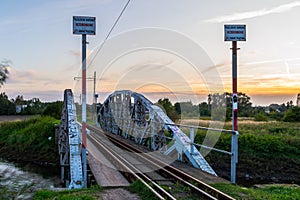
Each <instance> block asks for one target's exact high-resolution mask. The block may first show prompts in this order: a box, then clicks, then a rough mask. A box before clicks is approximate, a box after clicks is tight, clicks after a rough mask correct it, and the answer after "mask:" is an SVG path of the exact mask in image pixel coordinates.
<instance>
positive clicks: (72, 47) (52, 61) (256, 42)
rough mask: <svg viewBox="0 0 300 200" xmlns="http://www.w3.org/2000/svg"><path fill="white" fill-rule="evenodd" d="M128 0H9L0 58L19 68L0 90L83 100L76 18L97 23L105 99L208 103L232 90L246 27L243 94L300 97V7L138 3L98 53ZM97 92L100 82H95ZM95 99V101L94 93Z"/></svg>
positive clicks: (279, 99)
mask: <svg viewBox="0 0 300 200" xmlns="http://www.w3.org/2000/svg"><path fill="white" fill-rule="evenodd" d="M126 2H127V0H114V1H113V0H43V1H40V0H26V1H19V0H9V1H3V2H1V12H0V25H1V28H0V38H1V39H0V41H1V48H0V61H1V62H6V61H9V62H10V67H9V72H10V74H9V79H8V80H7V82H6V84H5V85H4V86H3V87H1V88H0V92H5V93H6V94H7V95H8V96H9V97H10V98H15V97H16V96H17V95H23V96H24V98H25V99H30V98H33V97H38V98H40V99H41V100H42V101H55V100H61V99H62V97H63V91H64V89H66V88H71V89H73V90H74V92H75V94H76V95H77V96H78V94H79V90H80V87H81V86H80V82H79V81H74V77H80V76H81V74H80V68H81V64H80V62H81V37H80V36H78V35H73V34H72V16H77V15H87V16H95V17H96V19H97V31H96V35H95V36H88V41H89V45H88V54H89V60H88V63H89V65H88V76H89V77H91V76H92V74H93V73H94V71H96V72H97V93H99V94H100V101H102V100H103V99H105V98H106V96H107V94H109V93H111V92H112V91H114V90H119V89H131V90H136V91H138V92H141V93H143V94H145V96H146V97H148V98H150V99H151V100H153V101H156V100H157V99H159V98H163V97H168V98H170V99H171V100H172V101H173V102H174V101H186V100H192V101H193V102H194V103H199V101H205V100H206V97H207V94H208V93H209V92H222V91H229V92H230V91H231V50H230V48H231V43H230V42H224V33H223V32H224V30H223V29H224V24H246V26H247V41H246V42H239V43H238V47H239V48H240V50H239V51H238V84H239V85H238V90H239V91H241V92H245V93H247V94H248V95H249V96H250V97H251V99H252V102H253V103H254V104H255V105H268V104H271V103H283V102H287V101H289V100H293V101H294V102H295V98H296V94H297V93H300V22H299V19H300V1H296V0H272V1H271V0H252V1H246V0H232V1H221V0H217V1H199V0H191V1H183V0H182V1H179V0H164V1H161V0H151V1H146V0H131V2H130V3H129V5H128V7H127V9H126V10H125V12H124V14H123V16H122V17H121V19H120V21H119V22H118V24H117V26H116V27H115V29H114V30H113V32H112V33H111V35H110V37H109V40H108V41H107V42H106V43H105V44H104V46H103V47H102V48H101V50H100V51H99V47H100V46H101V43H102V42H103V40H104V39H105V37H106V35H107V33H108V32H109V30H110V28H111V27H112V25H113V24H114V22H115V20H116V18H117V17H118V15H119V14H120V12H121V10H122V8H123V7H124V5H125V4H126ZM88 90H89V94H90V93H91V91H92V82H90V81H89V82H88ZM88 98H90V99H91V96H89V97H88Z"/></svg>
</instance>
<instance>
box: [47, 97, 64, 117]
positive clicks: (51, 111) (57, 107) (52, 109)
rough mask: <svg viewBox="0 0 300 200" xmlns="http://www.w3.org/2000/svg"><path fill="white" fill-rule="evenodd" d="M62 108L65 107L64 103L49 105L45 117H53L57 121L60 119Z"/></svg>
mask: <svg viewBox="0 0 300 200" xmlns="http://www.w3.org/2000/svg"><path fill="white" fill-rule="evenodd" d="M62 106H63V102H62V101H56V102H52V103H49V104H48V105H47V107H46V109H45V110H44V112H43V115H47V116H51V117H54V118H55V119H60V118H61V113H62Z"/></svg>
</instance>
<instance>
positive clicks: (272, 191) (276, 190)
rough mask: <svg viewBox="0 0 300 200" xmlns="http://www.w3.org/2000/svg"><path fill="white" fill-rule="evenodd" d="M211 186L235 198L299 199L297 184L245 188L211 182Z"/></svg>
mask: <svg viewBox="0 0 300 200" xmlns="http://www.w3.org/2000/svg"><path fill="white" fill-rule="evenodd" d="M212 186H213V187H215V188H217V189H219V190H221V191H222V192H224V193H226V194H228V195H230V196H232V197H233V198H236V199H241V200H250V199H256V200H259V199H262V200H263V199H269V200H283V199H287V200H297V199H300V187H299V186H287V185H265V186H263V187H262V188H253V187H251V188H245V187H241V186H237V185H231V184H226V183H218V184H213V185H212Z"/></svg>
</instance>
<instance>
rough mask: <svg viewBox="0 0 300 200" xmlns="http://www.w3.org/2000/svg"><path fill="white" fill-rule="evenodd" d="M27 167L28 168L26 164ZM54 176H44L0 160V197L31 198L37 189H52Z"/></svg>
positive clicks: (54, 180) (54, 182) (54, 183)
mask: <svg viewBox="0 0 300 200" xmlns="http://www.w3.org/2000/svg"><path fill="white" fill-rule="evenodd" d="M27 168H29V167H28V166H27ZM57 182H58V180H57V178H56V177H46V178H45V177H44V176H42V175H40V174H37V173H35V172H32V171H31V170H30V171H28V170H25V169H24V168H21V167H18V166H16V165H15V164H12V163H9V162H6V161H3V160H0V199H31V198H32V196H33V194H34V192H35V191H37V190H39V189H53V188H54V187H55V186H56V184H57Z"/></svg>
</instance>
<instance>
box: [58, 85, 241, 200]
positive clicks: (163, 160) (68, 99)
mask: <svg viewBox="0 0 300 200" xmlns="http://www.w3.org/2000/svg"><path fill="white" fill-rule="evenodd" d="M87 128H88V131H87V150H88V155H87V157H88V162H89V165H90V169H91V171H92V173H93V174H94V175H95V176H100V177H101V176H102V177H103V173H104V174H105V173H107V172H105V171H104V170H103V162H102V163H99V160H102V159H103V160H109V161H107V162H109V163H110V164H107V165H108V166H109V165H112V164H111V163H113V165H114V167H111V166H109V167H108V168H115V169H116V170H115V171H122V172H123V175H125V176H126V177H127V179H130V180H132V179H134V180H136V179H140V178H139V176H141V174H143V176H146V177H144V178H141V181H142V182H143V183H144V184H145V186H146V187H149V189H150V190H152V191H153V192H154V193H158V194H157V196H158V197H162V198H165V197H167V198H168V199H173V197H172V195H170V194H163V195H162V194H161V193H159V192H157V190H161V189H153V188H152V187H153V185H154V186H156V185H157V187H158V186H159V185H160V184H163V183H164V184H167V185H168V184H170V182H172V181H174V178H172V181H170V180H169V179H166V178H165V177H162V176H161V175H153V174H154V173H153V172H154V171H155V172H156V171H161V170H167V168H170V169H169V172H167V171H165V172H163V174H168V173H170V174H173V175H172V176H175V177H178V178H179V179H178V180H179V181H180V182H182V183H184V181H187V180H191V181H192V182H194V183H195V182H197V181H198V179H195V178H194V177H193V176H191V175H189V174H186V173H185V172H184V171H181V172H180V171H179V172H177V169H176V168H175V167H172V166H171V163H172V162H173V161H174V160H179V161H184V162H185V163H188V164H190V165H192V166H193V167H194V168H195V169H198V171H200V170H201V171H203V172H204V174H206V175H207V176H211V177H217V176H218V175H217V173H216V172H215V171H214V169H213V168H212V167H211V166H210V164H209V163H208V162H207V161H206V160H205V158H204V157H203V156H202V155H201V153H200V151H199V150H198V148H199V147H202V148H206V149H209V150H215V151H219V152H221V153H225V154H228V155H229V156H230V157H231V172H230V173H231V174H230V176H231V180H230V181H231V182H232V183H235V176H236V175H235V173H236V163H237V137H238V133H237V132H235V131H231V130H221V129H211V128H205V127H198V126H186V125H180V124H175V123H174V122H173V121H172V120H171V119H170V118H169V117H168V116H167V115H166V114H165V113H164V112H163V111H162V109H161V108H160V107H158V106H156V105H154V104H153V103H152V102H151V101H149V100H148V99H147V98H146V97H145V96H143V95H142V94H139V93H136V92H132V91H129V90H123V91H115V92H114V93H112V94H110V95H109V96H108V97H107V99H106V100H105V101H104V103H103V105H102V107H101V108H100V109H99V111H98V113H97V125H93V126H92V125H88V126H87ZM182 129H189V136H188V135H187V134H186V133H184V132H183V131H182ZM197 129H203V130H209V131H214V132H219V133H222V134H231V135H232V144H231V151H230V152H227V151H225V150H220V149H215V148H213V147H208V146H204V145H200V144H195V143H194V135H195V134H194V132H195V130H197ZM57 136H58V149H59V156H60V165H61V179H62V181H64V182H65V183H66V185H67V187H69V188H75V189H76V188H82V187H86V180H87V178H88V177H86V176H88V175H86V173H84V168H83V158H84V156H86V155H83V154H82V151H81V150H82V142H81V124H80V123H79V122H78V121H77V117H76V106H75V103H74V97H73V94H72V91H71V90H70V89H66V90H65V91H64V104H63V109H62V116H61V124H60V127H59V130H58V132H57ZM121 142H122V144H121ZM121 145H123V147H121ZM104 155H105V156H104ZM137 155H139V156H140V157H141V158H137ZM108 157H109V158H108ZM118 157H119V158H118ZM141 159H142V160H148V161H147V162H149V164H147V165H145V164H142V163H141V162H142V161H141ZM130 160H131V164H130V163H129V162H130ZM132 160H134V161H132ZM97 161H98V162H97ZM121 161H122V163H121ZM105 162H106V161H105ZM124 163H127V164H124ZM150 165H151V167H149V166H150ZM106 167H107V166H106ZM141 169H143V170H142V171H141ZM175 172H176V173H175ZM145 174H146V175H145ZM150 174H151V175H150ZM105 175H107V174H105ZM151 176H155V177H156V181H155V179H151ZM169 176H171V175H169ZM157 177H158V178H157ZM117 179H118V180H119V181H120V180H121V182H122V178H120V177H118V178H117ZM149 181H150V182H151V183H152V184H149ZM120 184H121V185H122V184H123V183H120ZM186 184H187V185H190V187H192V188H193V187H194V188H193V190H198V189H197V188H202V189H203V190H204V191H207V190H208V191H210V190H211V191H212V193H217V192H219V191H215V189H214V188H210V189H207V188H206V187H209V186H208V185H206V184H205V183H202V182H201V183H200V182H199V183H198V184H197V186H191V183H186ZM203 190H202V191H203ZM200 193H203V192H200ZM204 193H205V192H204ZM207 195H208V196H207V197H212V198H209V199H214V197H213V196H211V194H207ZM222 195H223V196H222ZM217 196H218V198H217V199H219V197H222V198H221V199H231V198H230V197H228V196H227V195H226V194H222V193H218V194H217Z"/></svg>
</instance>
